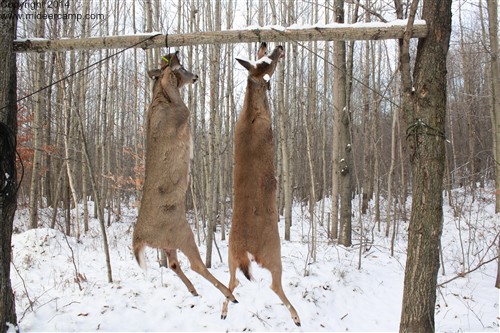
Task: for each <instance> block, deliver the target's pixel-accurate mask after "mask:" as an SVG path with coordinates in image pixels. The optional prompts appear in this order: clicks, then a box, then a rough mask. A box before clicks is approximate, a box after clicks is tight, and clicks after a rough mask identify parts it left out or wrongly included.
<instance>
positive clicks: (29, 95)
mask: <svg viewBox="0 0 500 333" xmlns="http://www.w3.org/2000/svg"><path fill="white" fill-rule="evenodd" d="M160 35H161V34H156V35H153V36H149V37H147V38H145V39H143V40H141V41H140V42H137V43H135V44H133V45H131V46H129V47H127V48H124V49H123V50H120V51H118V52H116V53H113V54H111V55H109V56H107V57H104V58H102V59H101V60H98V61H96V62H94V63H92V64H90V65H88V66H87V67H84V68H82V69H79V70H77V71H76V72H73V73H71V74H69V75H67V76H65V77H63V78H61V79H59V80H57V81H54V82H52V83H50V84H48V85H46V86H45V87H43V88H40V89H38V90H36V91H34V92H32V93H30V94H28V95H26V96H24V97H21V98H19V99H18V100H17V101H16V103H19V102H20V101H22V100H25V99H27V98H29V97H31V96H33V95H36V94H38V93H39V92H41V91H44V90H45V89H48V88H50V87H52V86H53V85H56V84H58V83H60V82H62V81H65V80H67V79H68V78H70V77H72V76H75V75H77V74H79V73H81V72H83V71H86V70H87V69H89V68H91V67H93V66H95V65H97V64H100V63H102V62H104V61H106V60H109V59H111V58H113V57H115V56H117V55H119V54H121V53H123V52H125V51H127V50H129V49H131V48H134V47H136V46H137V45H139V44H142V43H144V42H146V41H148V40H150V39H153V38H154V37H156V36H160ZM6 107H7V105H5V106H3V107H2V108H0V110H3V109H5V108H6Z"/></svg>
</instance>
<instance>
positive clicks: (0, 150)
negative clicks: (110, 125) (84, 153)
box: [0, 0, 18, 331]
mask: <svg viewBox="0 0 500 333" xmlns="http://www.w3.org/2000/svg"><path fill="white" fill-rule="evenodd" d="M7 5H8V6H0V14H1V15H5V16H7V15H12V16H11V17H12V18H11V19H2V20H0V36H1V40H2V41H3V47H2V48H1V49H0V86H2V87H3V88H2V89H0V106H1V107H2V109H0V126H1V129H0V134H1V135H0V161H1V163H0V330H1V331H6V330H7V329H8V328H9V327H10V328H12V327H16V326H17V318H16V308H15V299H14V293H13V292H12V286H11V281H10V260H11V252H12V248H11V239H12V225H13V221H14V214H15V212H16V208H17V170H16V133H17V102H16V100H17V92H16V89H17V77H16V55H15V53H14V50H13V48H12V41H13V40H14V38H15V36H16V24H17V22H16V19H15V15H16V14H17V8H18V6H17V1H15V0H9V1H7ZM4 106H5V107H4ZM6 175H9V176H8V179H7V176H6Z"/></svg>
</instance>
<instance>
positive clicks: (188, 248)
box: [180, 235, 238, 303]
mask: <svg viewBox="0 0 500 333" xmlns="http://www.w3.org/2000/svg"><path fill="white" fill-rule="evenodd" d="M180 250H181V251H182V252H183V253H184V254H185V255H186V257H188V259H189V262H190V263H191V269H192V270H193V271H195V272H196V273H198V274H200V275H201V276H203V277H204V278H205V279H206V280H208V281H209V282H211V283H212V284H213V285H214V286H215V287H216V288H217V289H219V290H220V292H221V293H222V294H224V296H226V298H227V299H228V300H230V301H232V302H233V303H238V301H237V300H236V298H235V297H234V296H233V293H232V292H231V291H229V289H227V288H226V286H225V285H223V284H222V283H221V282H220V281H219V280H217V279H216V278H215V276H213V275H212V274H211V273H210V272H209V271H208V269H207V267H206V266H205V264H204V263H203V261H202V260H201V257H200V253H199V252H198V248H197V247H196V243H195V241H194V236H193V235H191V237H190V238H189V239H188V241H187V242H186V243H184V244H183V247H182V248H181V249H180Z"/></svg>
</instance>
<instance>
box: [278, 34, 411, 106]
mask: <svg viewBox="0 0 500 333" xmlns="http://www.w3.org/2000/svg"><path fill="white" fill-rule="evenodd" d="M271 29H272V30H274V31H277V32H279V33H280V34H282V35H283V36H285V37H286V38H287V39H288V40H290V41H291V42H293V43H295V44H297V45H298V46H300V47H302V48H303V49H306V50H307V51H309V52H311V53H312V54H314V55H315V56H316V57H318V58H320V59H321V60H323V61H325V62H326V63H327V64H329V65H330V66H332V67H333V68H336V69H338V70H340V71H343V72H344V74H346V75H347V72H346V71H345V70H343V69H342V68H339V66H337V65H335V64H334V63H333V62H330V61H329V60H328V59H325V57H323V56H322V55H320V54H318V53H316V52H314V51H313V50H311V49H310V48H309V47H307V46H305V45H304V44H303V43H301V42H299V41H297V40H295V39H293V38H291V37H290V36H287V35H285V33H284V32H283V31H281V30H278V29H275V28H271ZM325 42H326V41H325ZM351 79H352V80H353V81H356V82H357V83H359V84H360V85H362V86H363V87H365V88H367V89H368V90H370V91H371V92H372V93H374V94H376V95H378V96H379V97H380V98H381V99H383V100H385V101H386V102H389V103H390V104H392V105H394V106H395V107H397V108H398V109H399V108H401V106H400V105H399V104H397V103H395V102H393V101H392V100H390V99H389V98H388V97H385V94H382V93H381V92H379V91H377V90H375V89H373V88H372V87H370V86H369V85H367V84H365V83H364V82H362V81H361V80H359V79H357V78H355V77H354V75H353V76H351ZM391 81H392V79H391ZM386 90H387V89H386Z"/></svg>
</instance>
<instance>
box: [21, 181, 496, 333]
mask: <svg viewBox="0 0 500 333" xmlns="http://www.w3.org/2000/svg"><path fill="white" fill-rule="evenodd" d="M493 199H494V197H493V191H492V190H491V189H490V190H489V191H488V190H483V192H482V193H481V194H480V195H477V196H476V198H475V200H474V202H471V197H470V196H466V195H464V193H463V192H461V191H455V192H453V202H454V203H455V207H460V209H453V208H451V207H450V206H448V204H447V203H448V199H447V198H445V204H446V205H445V214H444V218H445V221H444V232H443V239H442V246H443V258H444V263H445V265H444V269H445V275H443V271H442V269H441V270H440V272H439V277H438V279H439V281H438V283H442V282H445V281H447V280H449V279H451V278H453V277H455V276H457V274H459V273H460V272H462V271H464V270H465V271H468V270H471V269H474V268H476V267H477V266H478V265H479V264H480V263H481V262H485V261H487V260H489V259H491V258H493V257H494V256H495V255H496V245H495V244H494V238H495V236H496V235H497V233H498V232H499V231H500V225H499V221H498V216H495V214H494V201H493ZM353 203H354V210H355V212H356V213H355V216H354V218H353V222H354V223H355V227H356V228H355V232H354V233H353V243H354V246H353V247H352V248H349V249H346V248H344V247H342V246H338V245H335V244H329V243H328V241H327V238H326V232H325V230H326V228H325V227H322V226H319V227H318V234H319V235H318V248H317V261H316V262H314V263H309V264H308V262H307V260H308V253H309V250H308V245H307V242H306V241H307V239H308V237H309V236H310V228H309V217H308V213H307V211H308V210H307V208H305V207H304V208H301V206H300V205H296V206H295V207H294V226H293V228H292V241H291V242H285V241H282V260H283V267H284V273H283V286H284V291H285V293H286V294H287V296H288V298H289V299H290V301H291V302H292V304H293V305H294V306H295V308H296V309H297V311H298V313H299V315H300V317H301V321H302V327H296V326H295V325H294V323H293V321H292V320H291V318H290V315H289V312H288V310H287V309H286V308H285V307H284V306H283V305H282V304H281V303H280V300H279V299H278V297H277V296H276V295H275V294H274V293H273V292H272V291H271V289H270V288H269V285H270V283H271V278H270V274H269V273H268V272H267V271H265V270H263V269H261V268H259V267H257V266H253V267H252V271H253V275H254V278H255V281H252V282H250V281H248V280H246V279H245V277H244V276H243V275H242V274H241V273H238V278H239V281H240V283H241V284H240V286H238V287H237V288H236V290H235V292H234V294H235V296H236V298H237V299H238V301H239V303H238V304H229V312H228V317H227V319H226V320H221V319H220V313H221V307H222V303H223V301H224V298H223V295H222V294H221V293H220V292H219V291H218V290H217V289H216V288H215V287H213V286H212V285H211V284H210V283H209V282H207V281H206V280H204V279H203V278H202V277H201V276H199V275H197V274H196V273H195V272H193V271H192V270H191V269H190V268H189V262H188V260H187V258H186V257H184V256H183V255H182V254H180V255H179V259H180V260H181V265H182V267H183V269H184V271H185V273H186V275H187V276H188V278H189V279H190V280H191V281H192V282H193V284H194V286H195V287H196V288H197V290H198V292H199V294H200V296H198V297H194V296H192V295H191V294H190V293H189V292H188V291H187V289H186V287H185V286H184V284H183V283H182V282H181V280H180V279H179V278H178V277H177V276H176V275H175V274H174V273H173V272H172V271H170V270H167V269H165V268H159V267H158V264H157V263H156V258H157V252H156V251H155V250H152V249H151V250H148V251H147V257H148V265H149V269H148V271H147V272H143V271H142V270H141V269H140V268H139V266H138V265H137V264H136V262H135V259H134V258H133V255H132V252H131V235H132V230H133V225H134V222H135V219H136V216H137V211H136V209H127V208H124V214H123V216H122V221H120V222H114V223H112V225H111V226H110V227H109V228H108V229H107V233H108V239H109V245H110V251H111V265H112V270H113V279H114V282H113V283H108V282H107V271H106V264H105V257H104V254H103V252H102V240H101V236H100V231H99V230H100V229H99V224H98V222H97V221H96V220H92V223H91V230H90V232H89V233H88V234H86V235H83V236H82V237H81V239H80V241H79V242H77V240H76V239H75V238H74V237H67V238H66V237H65V236H64V235H63V234H62V233H61V232H59V231H56V230H52V229H49V228H39V229H36V230H27V228H26V226H27V224H28V221H29V214H28V211H27V210H26V209H19V210H18V212H17V215H16V220H15V229H16V233H15V234H14V235H13V266H12V273H11V276H12V284H13V288H14V291H15V295H16V308H17V314H18V321H19V325H20V329H21V331H24V332H29V331H57V332H64V331H107V332H123V331H351V332H353V331H354V332H356V331H397V330H398V329H399V319H400V314H401V300H402V292H403V278H404V266H405V251H406V239H407V237H406V230H407V223H406V222H400V223H399V227H398V229H399V231H398V235H397V238H396V242H395V247H394V256H390V247H391V242H390V238H386V237H385V236H384V232H383V228H382V232H380V233H379V232H377V231H376V230H377V228H375V230H374V231H373V239H372V231H371V230H372V228H373V227H374V214H373V211H371V212H369V214H368V215H367V216H364V217H363V219H362V221H363V226H364V229H365V232H366V235H367V236H368V239H369V241H370V244H369V245H366V246H365V245H363V247H362V249H363V251H362V252H361V268H360V269H358V265H359V258H360V251H359V250H360V246H359V230H360V228H359V220H360V219H359V214H358V213H357V199H356V200H354V201H353ZM327 205H328V200H327ZM319 207H320V205H319V204H318V209H319ZM370 209H371V210H373V208H370ZM81 211H82V210H81V209H80V212H81ZM327 211H328V207H327ZM42 216H43V217H42V218H43V219H44V220H46V222H44V223H45V225H47V226H48V225H49V221H50V217H49V216H50V210H44V211H42ZM382 216H385V214H384V213H383V212H382ZM283 225H284V222H283V221H281V222H280V226H281V231H283ZM216 237H217V244H218V246H219V248H220V252H221V256H222V259H223V261H222V262H221V260H220V259H219V255H218V253H217V251H215V250H214V254H213V260H212V261H213V267H212V268H211V269H210V271H211V272H212V273H213V274H214V275H215V276H216V277H217V278H218V279H219V280H220V281H222V282H223V283H225V284H227V282H228V280H229V273H228V269H227V241H221V240H220V234H217V236H216ZM199 248H200V251H201V253H202V258H205V253H204V251H205V245H204V243H202V244H201V245H200V246H199ZM496 269H497V264H496V261H492V262H490V263H488V264H485V265H483V266H481V267H480V268H478V269H477V270H475V271H474V272H472V273H470V274H467V275H466V276H465V277H461V278H458V279H455V280H453V281H452V282H449V283H447V284H445V285H444V286H443V287H442V288H439V291H438V293H437V304H436V330H437V331H439V332H466V331H467V332H469V331H474V332H479V331H482V332H498V331H499V291H498V289H495V288H494V283H495V277H496ZM305 271H307V274H304V273H305ZM77 281H78V282H77Z"/></svg>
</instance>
